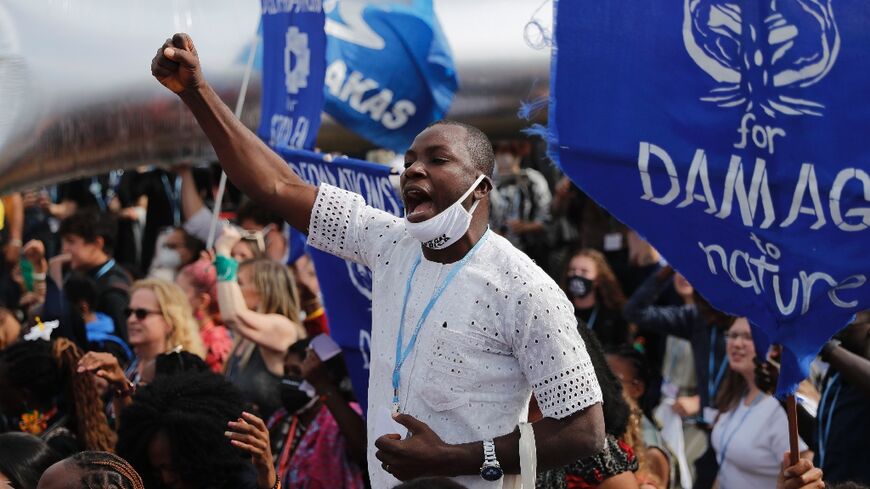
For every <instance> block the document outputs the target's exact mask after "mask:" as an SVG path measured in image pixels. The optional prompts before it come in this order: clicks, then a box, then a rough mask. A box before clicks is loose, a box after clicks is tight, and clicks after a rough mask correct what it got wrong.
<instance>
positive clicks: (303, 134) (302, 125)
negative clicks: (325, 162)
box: [257, 0, 326, 149]
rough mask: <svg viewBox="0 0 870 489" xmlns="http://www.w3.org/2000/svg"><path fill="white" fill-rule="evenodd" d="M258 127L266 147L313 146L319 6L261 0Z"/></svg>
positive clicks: (320, 58) (320, 53)
mask: <svg viewBox="0 0 870 489" xmlns="http://www.w3.org/2000/svg"><path fill="white" fill-rule="evenodd" d="M261 10H262V23H261V26H262V35H263V51H262V76H263V92H262V98H261V104H260V105H261V114H260V127H259V128H258V130H257V134H258V135H259V136H260V138H262V139H263V140H264V141H266V143H268V144H269V146H272V147H273V148H274V147H279V146H287V147H291V148H306V149H311V148H313V147H314V141H315V139H316V138H317V131H318V129H319V128H320V113H321V112H322V111H323V77H324V73H325V71H326V33H325V32H324V22H325V15H324V13H323V7H322V3H321V2H279V1H275V0H262V3H261Z"/></svg>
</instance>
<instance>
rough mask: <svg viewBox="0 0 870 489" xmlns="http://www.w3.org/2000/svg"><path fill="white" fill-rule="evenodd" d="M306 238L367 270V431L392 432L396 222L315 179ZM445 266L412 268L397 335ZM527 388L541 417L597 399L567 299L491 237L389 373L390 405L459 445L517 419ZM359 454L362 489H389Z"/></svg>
mask: <svg viewBox="0 0 870 489" xmlns="http://www.w3.org/2000/svg"><path fill="white" fill-rule="evenodd" d="M309 232H310V234H309V237H308V242H309V244H311V245H312V246H314V247H317V248H319V249H321V250H323V251H326V252H328V253H332V254H334V255H337V256H339V257H341V258H344V259H346V260H351V261H353V262H356V263H359V264H362V265H365V266H368V267H369V268H371V269H372V274H373V278H372V284H373V285H372V292H371V294H372V334H371V355H370V382H369V405H368V436H369V439H370V440H375V439H377V438H378V437H380V436H382V435H384V434H387V433H399V434H402V435H403V436H404V435H405V433H406V430H405V429H404V427H402V426H401V425H398V424H396V423H395V422H393V421H392V418H391V417H390V407H391V400H392V394H393V393H392V385H391V375H392V370H393V365H394V356H395V349H396V337H397V333H398V328H399V320H400V319H399V317H400V315H401V307H402V298H403V295H404V285H405V282H406V280H407V276H408V274H409V273H410V268H411V264H412V262H413V260H414V259H415V258H416V257H417V256H419V255H420V252H421V251H420V243H419V242H417V241H416V240H415V239H414V238H413V237H411V236H409V235H408V234H407V233H406V232H405V230H404V221H403V220H401V219H400V218H397V217H395V216H393V215H391V214H388V213H385V212H383V211H379V210H377V209H374V208H372V207H369V206H366V205H365V202H364V200H363V199H362V197H361V196H359V195H357V194H354V193H350V192H347V191H344V190H341V189H338V188H336V187H332V186H329V185H325V184H324V185H321V187H320V189H319V192H318V197H317V200H316V202H315V205H314V211H313V212H312V215H311V222H310V225H309ZM452 266H453V264H440V263H435V262H430V261H428V260H426V259H425V258H423V260H422V261H421V263H420V265H419V267H418V269H417V272H416V274H415V275H414V278H413V281H412V286H411V294H410V296H409V299H408V306H407V312H406V321H405V322H406V324H405V332H406V336H407V334H408V331H409V330H410V329H411V328H413V326H414V324H416V321H417V319H418V318H419V317H420V315H421V314H422V311H423V308H424V307H425V305H426V303H427V302H428V301H429V298H430V297H431V296H432V293H433V291H434V290H435V288H436V286H437V285H438V284H439V283H440V282H441V281H442V280H443V279H444V277H446V276H447V274H448V273H449V271H450V269H451V267H452ZM327 305H328V304H327ZM533 391H534V393H535V396H536V398H537V400H538V404H539V406H540V408H541V411H542V413H543V414H544V416H547V417H551V418H557V419H560V418H564V417H566V416H568V415H570V414H572V413H575V412H577V411H580V410H582V409H584V408H586V407H588V406H590V405H592V404H595V403H600V402H601V390H600V388H599V386H598V382H597V379H596V377H595V373H594V370H593V368H592V365H591V363H590V360H589V355H588V354H587V352H586V348H585V345H584V344H583V340H582V339H581V338H580V334H579V333H578V331H577V321H576V319H575V317H574V313H573V308H572V306H571V303H570V302H569V301H568V299H567V298H566V297H565V294H564V293H563V292H562V291H561V290H560V289H559V287H558V286H556V284H555V283H554V282H553V280H552V279H550V278H549V277H548V276H547V275H546V274H545V273H544V272H543V271H542V270H541V269H540V268H539V267H538V266H537V265H535V264H534V263H533V262H532V261H531V260H530V259H529V258H528V257H527V256H526V255H525V254H523V253H521V252H520V251H518V250H517V249H516V248H514V247H513V246H512V245H511V244H510V243H509V242H507V241H506V240H505V239H503V238H501V237H500V236H497V235H492V236H490V238H489V239H488V241H487V242H486V243H484V245H483V246H482V247H481V248H480V250H479V251H478V253H477V254H476V255H475V256H474V257H473V258H472V259H471V260H470V261H469V262H468V264H467V265H466V266H465V268H463V270H462V271H461V272H460V273H459V275H457V276H456V280H454V281H453V283H452V284H451V285H450V286H449V287H448V288H447V289H446V290H445V291H444V293H443V295H442V296H441V299H440V300H439V301H438V303H437V304H436V305H435V307H434V308H433V309H432V312H431V314H430V315H429V318H428V320H427V322H426V324H424V326H423V328H422V329H421V332H420V335H419V337H418V340H417V344H416V347H415V348H414V350H413V351H412V352H411V355H410V356H409V357H408V359H407V360H406V361H405V363H404V366H403V368H402V370H401V382H400V388H399V399H400V408H401V411H402V412H404V413H407V414H410V415H412V416H414V417H415V418H417V419H419V420H421V421H423V422H425V423H426V424H428V425H429V426H430V427H431V428H432V429H433V430H434V431H435V432H436V433H438V435H439V436H441V438H442V439H443V440H444V441H446V442H447V443H465V442H471V441H479V440H483V439H490V438H495V437H498V436H501V435H504V434H507V433H510V432H511V431H513V430H514V429H515V428H516V426H517V425H518V423H519V422H520V421H525V420H526V416H527V409H528V402H529V397H530V395H531V393H532V392H533ZM369 450H370V452H369V454H368V455H369V457H368V459H369V471H370V475H371V477H372V487H392V486H393V485H395V484H396V483H397V481H396V480H395V479H394V478H393V477H392V476H391V475H390V474H388V473H386V472H384V471H383V470H382V468H381V465H380V463H379V462H378V460H377V459H376V458H375V457H374V451H375V450H374V448H372V446H370V448H369ZM457 481H459V482H460V483H462V484H464V485H465V486H466V487H470V488H501V487H505V488H508V487H513V485H512V484H513V483H514V482H515V481H516V476H505V477H504V478H502V479H501V480H499V481H496V482H486V481H484V480H482V479H481V478H480V477H477V476H470V477H460V478H457Z"/></svg>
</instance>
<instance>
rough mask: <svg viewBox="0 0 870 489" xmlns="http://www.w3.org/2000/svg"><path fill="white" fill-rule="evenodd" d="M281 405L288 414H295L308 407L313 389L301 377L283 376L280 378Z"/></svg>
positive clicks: (312, 396) (312, 395) (312, 397)
mask: <svg viewBox="0 0 870 489" xmlns="http://www.w3.org/2000/svg"><path fill="white" fill-rule="evenodd" d="M280 390H281V405H283V406H284V409H286V410H287V412H288V413H289V414H297V413H298V412H300V411H302V410H304V409H305V408H306V407H308V405H309V403H311V401H312V400H313V399H314V398H315V396H314V389H313V388H312V387H311V385H310V384H309V383H308V382H305V379H303V378H301V377H292V376H288V377H284V378H283V379H281V384H280Z"/></svg>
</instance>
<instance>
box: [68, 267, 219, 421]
mask: <svg viewBox="0 0 870 489" xmlns="http://www.w3.org/2000/svg"><path fill="white" fill-rule="evenodd" d="M126 315H127V333H128V335H129V344H130V346H131V347H132V348H133V353H134V358H133V361H132V362H131V363H130V366H129V367H127V370H126V371H124V370H123V369H122V368H121V366H120V364H119V363H118V359H117V358H116V357H115V356H113V355H111V354H108V353H100V352H89V353H88V354H86V355H85V356H84V357H82V359H81V361H79V367H78V371H79V372H80V373H84V372H90V373H92V374H94V375H96V376H97V377H100V378H102V379H105V380H106V381H107V382H108V383H109V387H110V388H111V389H114V391H115V398H114V400H115V401H117V402H120V403H121V405H124V404H126V403H127V401H128V400H129V397H130V396H131V395H132V394H133V392H134V391H135V388H136V385H138V384H139V382H140V381H141V379H142V374H143V372H145V371H146V370H148V369H153V364H154V361H155V359H156V358H157V356H158V355H160V354H163V353H167V352H170V351H180V350H184V351H188V352H190V353H193V354H195V355H196V356H198V357H200V358H204V357H205V347H204V346H203V344H202V339H201V338H200V336H199V326H198V325H197V323H196V320H195V319H194V318H193V313H192V312H191V309H190V304H188V302H187V295H186V294H185V293H184V291H183V290H181V288H180V287H179V286H178V285H175V284H174V283H172V282H167V281H165V280H159V279H146V280H139V281H137V282H135V283H134V284H133V288H132V293H131V295H130V307H128V308H127V310H126ZM116 409H117V406H116ZM116 412H117V410H116Z"/></svg>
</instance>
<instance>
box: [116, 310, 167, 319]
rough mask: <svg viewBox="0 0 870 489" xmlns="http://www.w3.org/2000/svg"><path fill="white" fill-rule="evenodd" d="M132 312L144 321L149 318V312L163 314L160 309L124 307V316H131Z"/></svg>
mask: <svg viewBox="0 0 870 489" xmlns="http://www.w3.org/2000/svg"><path fill="white" fill-rule="evenodd" d="M130 314H133V315H135V316H136V319H138V320H140V321H142V320H143V319H145V318H147V317H148V315H149V314H162V313H161V312H160V311H150V310H148V309H145V308H142V307H137V308H136V309H130V308H129V307H128V308H126V309H124V317H130Z"/></svg>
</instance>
